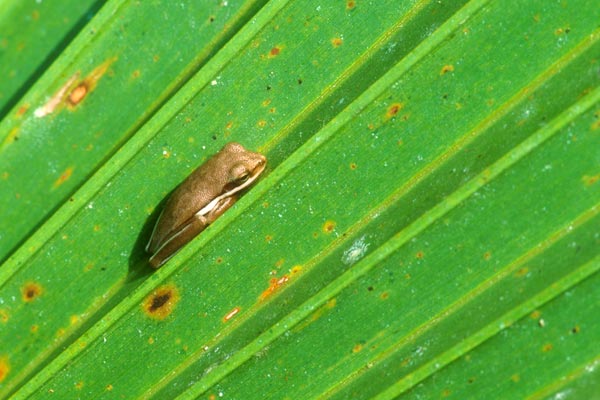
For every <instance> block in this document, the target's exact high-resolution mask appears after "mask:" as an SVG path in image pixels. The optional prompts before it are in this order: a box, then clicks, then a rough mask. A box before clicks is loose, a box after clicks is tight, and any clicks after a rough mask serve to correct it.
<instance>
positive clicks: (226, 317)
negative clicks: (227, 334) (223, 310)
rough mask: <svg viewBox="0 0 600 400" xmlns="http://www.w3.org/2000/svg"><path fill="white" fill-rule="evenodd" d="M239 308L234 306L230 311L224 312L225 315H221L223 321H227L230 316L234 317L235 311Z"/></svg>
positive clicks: (238, 310)
mask: <svg viewBox="0 0 600 400" xmlns="http://www.w3.org/2000/svg"><path fill="white" fill-rule="evenodd" d="M240 310H241V308H239V307H234V308H233V309H232V310H231V311H229V312H228V313H227V314H225V316H224V317H223V322H227V321H229V320H230V319H231V318H233V317H235V315H236V314H237V313H239V312H240Z"/></svg>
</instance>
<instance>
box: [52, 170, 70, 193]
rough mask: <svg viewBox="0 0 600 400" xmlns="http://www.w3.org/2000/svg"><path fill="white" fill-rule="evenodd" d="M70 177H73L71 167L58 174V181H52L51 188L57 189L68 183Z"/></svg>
mask: <svg viewBox="0 0 600 400" xmlns="http://www.w3.org/2000/svg"><path fill="white" fill-rule="evenodd" d="M71 175H73V167H68V168H67V169H66V170H64V171H63V173H62V174H60V176H59V177H58V179H57V180H55V181H54V183H53V184H52V187H53V188H54V189H56V188H57V187H59V186H60V185H62V184H63V183H65V182H66V181H68V180H69V178H70V177H71Z"/></svg>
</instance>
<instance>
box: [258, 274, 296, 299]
mask: <svg viewBox="0 0 600 400" xmlns="http://www.w3.org/2000/svg"><path fill="white" fill-rule="evenodd" d="M289 280H290V277H289V276H288V275H283V276H282V277H281V278H279V279H278V278H271V279H270V280H269V287H268V288H267V289H266V290H265V291H264V292H262V293H261V295H260V300H264V299H266V298H267V297H269V296H271V295H272V294H273V293H275V292H277V291H278V290H279V288H281V287H282V286H283V285H285V284H286V283H288V281H289Z"/></svg>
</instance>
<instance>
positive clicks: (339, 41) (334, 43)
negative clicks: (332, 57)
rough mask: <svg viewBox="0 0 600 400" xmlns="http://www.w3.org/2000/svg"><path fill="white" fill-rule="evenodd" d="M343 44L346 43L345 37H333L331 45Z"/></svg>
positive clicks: (338, 45)
mask: <svg viewBox="0 0 600 400" xmlns="http://www.w3.org/2000/svg"><path fill="white" fill-rule="evenodd" d="M342 44H344V39H342V38H339V37H336V38H333V39H331V45H332V46H333V47H340V46H341V45H342Z"/></svg>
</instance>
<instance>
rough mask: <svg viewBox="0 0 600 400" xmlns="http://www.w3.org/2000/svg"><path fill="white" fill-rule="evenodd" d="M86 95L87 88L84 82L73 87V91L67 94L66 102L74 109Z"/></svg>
mask: <svg viewBox="0 0 600 400" xmlns="http://www.w3.org/2000/svg"><path fill="white" fill-rule="evenodd" d="M87 93H88V87H87V85H86V83H85V82H82V83H80V84H79V85H77V86H75V87H74V88H73V90H71V92H70V93H69V96H68V97H67V102H68V103H69V106H71V107H75V106H76V105H77V104H79V103H81V101H82V100H83V99H84V98H85V96H86V95H87Z"/></svg>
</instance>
